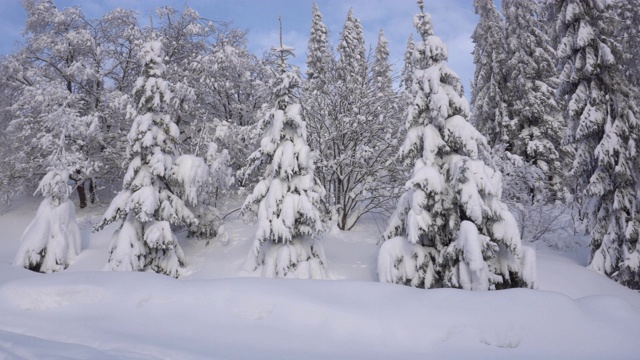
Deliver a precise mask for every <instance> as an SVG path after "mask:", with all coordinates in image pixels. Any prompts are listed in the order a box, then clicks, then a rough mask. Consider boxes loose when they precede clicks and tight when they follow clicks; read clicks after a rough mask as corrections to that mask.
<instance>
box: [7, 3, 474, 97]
mask: <svg viewBox="0 0 640 360" xmlns="http://www.w3.org/2000/svg"><path fill="white" fill-rule="evenodd" d="M54 3H55V4H56V5H57V6H58V8H65V7H69V6H75V5H79V6H80V7H81V8H82V10H83V12H84V13H85V15H86V16H87V17H89V18H97V17H100V16H101V15H102V14H104V13H106V12H108V11H109V10H112V9H114V8H116V7H122V8H128V9H135V10H138V11H139V13H140V14H141V18H142V19H143V20H142V22H143V23H147V22H148V21H147V20H146V19H147V18H148V17H149V13H150V12H151V11H152V10H153V9H154V8H156V7H158V6H164V5H168V6H172V7H174V8H177V9H182V8H183V7H184V6H185V5H188V6H190V7H191V8H193V9H195V10H196V11H198V12H199V13H200V14H201V15H202V16H203V17H205V18H208V19H211V20H220V21H232V22H233V25H234V26H235V27H237V28H240V29H243V30H248V31H249V35H248V39H249V48H250V50H251V51H253V52H254V53H256V54H262V52H263V51H266V50H268V49H270V48H271V47H272V46H274V45H277V43H278V15H281V16H282V21H283V30H284V31H283V32H284V34H283V37H284V42H285V44H287V45H290V46H293V47H294V48H296V54H297V58H296V60H295V61H294V62H295V63H297V64H298V65H300V66H302V65H303V64H304V60H305V51H306V46H307V39H308V36H309V29H310V26H311V12H312V4H313V0H233V1H230V0H189V1H186V0H103V1H87V0H84V1H82V0H54ZM317 3H318V7H319V8H320V12H322V14H323V16H324V22H325V24H326V25H327V27H328V28H329V31H330V39H331V42H332V44H334V45H335V44H337V42H338V40H339V38H340V32H341V31H342V25H343V24H344V20H345V18H346V16H347V12H348V11H349V8H353V12H354V15H355V16H356V17H358V18H359V19H360V20H361V22H362V25H363V28H364V31H365V38H366V41H367V47H371V48H373V47H375V44H376V41H377V36H378V32H379V30H380V29H381V28H382V29H383V30H384V32H385V36H386V37H387V39H388V40H389V47H390V50H391V62H392V63H394V66H395V67H396V68H397V69H400V68H402V61H403V60H402V59H403V56H404V51H405V48H406V43H407V39H408V37H409V35H410V34H412V33H414V28H413V16H414V15H415V14H416V12H417V11H418V6H417V5H416V2H415V0H317ZM0 4H1V7H2V12H1V13H0V31H1V34H2V35H3V36H1V37H0V54H7V53H9V52H11V50H12V49H13V46H14V44H15V43H16V42H17V41H20V40H21V38H22V30H23V28H24V22H25V19H26V12H25V11H24V9H23V8H22V4H21V0H0ZM425 7H426V11H427V12H429V13H431V15H432V18H433V22H434V26H435V32H436V35H438V36H440V37H441V38H442V39H443V40H444V42H445V43H446V44H447V46H448V48H449V65H450V66H451V68H452V69H453V70H455V71H456V72H457V73H458V74H459V75H460V77H461V78H462V80H463V83H464V85H465V91H466V92H467V96H469V93H468V91H469V88H470V81H471V79H472V77H473V58H472V56H471V51H472V50H473V44H472V42H471V39H470V36H471V33H472V32H473V29H474V28H475V25H476V22H477V20H478V17H477V15H475V13H474V11H473V1H472V0H426V6H425ZM414 36H415V35H414Z"/></svg>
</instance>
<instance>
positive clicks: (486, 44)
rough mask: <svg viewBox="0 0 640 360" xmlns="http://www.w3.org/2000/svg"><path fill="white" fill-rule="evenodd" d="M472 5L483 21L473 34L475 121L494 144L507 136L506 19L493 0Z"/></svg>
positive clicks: (490, 144) (476, 125)
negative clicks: (504, 21)
mask: <svg viewBox="0 0 640 360" xmlns="http://www.w3.org/2000/svg"><path fill="white" fill-rule="evenodd" d="M473 5H474V7H475V11H476V14H478V15H479V16H480V21H479V22H478V25H477V26H476V29H475V30H474V32H473V34H472V35H471V39H472V40H473V42H474V44H475V48H474V50H473V63H474V64H475V66H476V68H475V73H474V76H473V82H472V86H471V103H472V105H473V117H472V122H473V124H474V126H475V127H476V128H477V129H478V130H479V131H480V132H481V133H482V134H483V135H484V136H485V137H487V140H488V142H489V146H491V147H494V146H496V145H499V144H501V143H502V142H504V141H506V140H508V139H506V134H505V133H504V128H505V127H506V126H507V125H506V122H507V121H508V118H507V114H506V103H505V101H506V99H505V95H504V94H503V91H504V89H505V87H506V82H507V77H506V73H505V64H506V44H505V42H504V31H505V30H504V23H503V20H502V16H501V15H500V13H499V12H498V9H497V8H496V6H495V4H494V2H493V0H475V1H474V2H473Z"/></svg>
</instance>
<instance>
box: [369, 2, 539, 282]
mask: <svg viewBox="0 0 640 360" xmlns="http://www.w3.org/2000/svg"><path fill="white" fill-rule="evenodd" d="M419 5H420V8H421V12H420V13H419V14H417V15H416V16H415V18H414V25H415V27H416V29H417V31H418V33H419V34H420V36H421V39H422V41H421V42H420V43H418V44H416V46H415V51H414V54H413V56H412V59H413V67H414V69H415V70H414V75H413V84H412V86H411V92H412V97H413V99H414V100H413V103H412V104H411V105H410V106H409V108H408V110H407V123H406V126H407V128H408V133H407V137H406V139H405V142H404V144H403V145H402V147H401V149H400V158H401V159H402V160H403V161H404V162H405V164H407V165H412V166H413V173H412V176H411V178H410V179H409V181H408V182H407V185H406V191H405V193H404V194H403V195H402V197H401V198H400V200H399V202H398V207H397V209H396V211H395V213H394V214H393V215H392V217H391V219H390V222H389V226H388V228H387V231H386V232H385V238H386V240H385V241H384V243H383V244H382V245H381V248H380V252H379V255H378V276H379V279H380V281H383V282H392V283H400V284H406V285H411V286H415V287H424V288H432V287H455V288H463V289H472V290H487V289H502V288H510V287H533V286H534V280H535V253H534V252H533V250H532V249H530V248H527V247H525V246H523V245H522V243H521V240H520V233H519V231H518V227H517V225H516V223H515V220H514V218H513V216H512V215H511V213H510V212H509V210H508V209H507V207H506V205H504V204H503V203H502V202H501V201H500V189H501V186H502V184H501V178H500V176H499V173H496V172H494V171H493V170H492V169H491V168H490V167H488V166H487V165H485V164H484V162H483V161H482V160H481V159H480V155H481V152H483V151H486V147H487V145H486V140H485V138H484V137H483V136H482V135H481V134H480V133H479V132H478V131H477V130H476V129H475V128H474V127H473V126H472V125H471V124H470V123H469V122H468V121H467V119H468V117H469V106H468V103H467V100H466V98H465V97H464V93H463V87H462V84H461V82H460V79H459V78H458V76H457V75H456V74H455V73H454V72H453V71H452V70H451V69H449V67H448V66H447V63H446V61H447V58H448V55H447V48H446V46H445V44H444V43H443V42H442V40H441V39H440V38H439V37H437V36H435V35H434V33H433V27H432V22H431V16H430V15H429V14H427V13H424V11H422V10H423V4H422V0H420V1H419Z"/></svg>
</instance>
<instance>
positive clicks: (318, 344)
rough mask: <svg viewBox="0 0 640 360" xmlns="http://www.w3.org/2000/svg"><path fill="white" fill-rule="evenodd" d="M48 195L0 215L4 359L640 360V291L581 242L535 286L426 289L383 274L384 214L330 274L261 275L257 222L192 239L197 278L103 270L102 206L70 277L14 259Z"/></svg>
mask: <svg viewBox="0 0 640 360" xmlns="http://www.w3.org/2000/svg"><path fill="white" fill-rule="evenodd" d="M39 201H40V198H34V199H32V198H27V199H23V200H21V201H19V202H18V203H17V204H16V205H14V206H12V207H11V208H10V209H9V210H8V211H7V212H5V213H3V214H2V215H0V359H43V358H47V359H230V358H232V359H235V358H241V359H340V358H349V359H353V358H355V359H371V358H374V359H404V358H436V359H447V358H451V359H461V358H465V359H470V358H473V359H481V358H492V359H493V358H509V359H516V358H517V359H522V358H534V359H560V358H563V359H566V358H581V359H637V358H638V356H640V355H639V354H640V341H639V340H638V336H639V335H640V293H638V292H635V291H632V290H629V289H627V288H625V287H622V286H620V285H618V284H616V283H615V282H613V281H611V280H609V279H607V278H605V277H603V276H600V275H598V274H596V273H594V272H592V271H590V270H588V269H586V268H585V267H584V265H585V263H586V260H587V259H586V257H587V249H586V248H585V244H584V241H582V242H579V243H576V244H575V245H573V246H569V250H563V251H559V250H554V249H550V248H548V247H546V246H544V245H543V244H534V245H536V247H537V267H538V283H537V285H538V290H526V289H515V290H505V291H494V292H469V291H462V290H453V289H438V290H421V289H413V288H409V287H405V286H398V285H390V284H381V283H378V282H376V281H375V280H376V278H377V277H376V268H375V266H376V259H377V249H378V247H377V245H376V243H377V241H378V236H379V233H380V230H381V229H380V227H382V226H384V223H381V220H383V219H378V221H375V219H373V218H368V219H365V221H364V222H362V223H360V224H359V225H358V226H357V227H356V229H355V230H354V231H351V232H337V231H336V232H331V233H328V234H325V236H324V246H325V252H326V256H327V261H328V270H329V272H330V276H331V278H332V279H333V280H327V281H319V280H314V281H311V280H308V281H303V280H280V279H263V278H255V277H252V276H251V274H249V273H248V272H247V271H246V270H245V269H244V262H245V259H246V256H247V254H248V252H249V249H250V246H251V244H252V242H253V233H254V231H255V227H254V226H252V225H246V224H244V223H243V222H242V221H240V220H239V219H237V218H236V217H235V214H234V215H231V216H229V217H228V218H227V224H226V228H227V231H228V233H229V242H228V243H227V244H226V245H225V244H220V243H211V244H209V245H208V246H206V245H205V244H204V243H203V242H197V241H193V240H189V239H184V235H185V234H184V233H182V234H179V235H180V236H179V237H180V238H181V244H182V246H183V249H184V251H185V254H186V256H187V261H188V265H189V269H188V270H189V271H188V272H189V274H188V275H187V276H185V277H183V278H181V279H179V280H175V279H172V278H168V277H166V276H161V275H156V274H153V273H117V272H105V271H102V268H103V266H104V264H105V262H106V260H107V256H108V254H107V251H108V247H109V243H110V238H111V234H112V233H113V230H114V229H115V227H116V226H117V225H115V224H114V225H111V226H110V227H107V228H106V229H105V230H103V231H102V232H100V233H97V234H92V233H91V232H90V227H91V224H92V223H95V222H96V221H97V220H98V219H99V218H100V216H101V215H102V212H103V211H104V210H105V207H100V206H91V205H90V206H89V207H88V208H85V209H82V210H77V216H78V222H79V224H80V228H81V235H82V252H81V253H80V255H79V256H78V257H77V258H76V259H75V260H74V262H73V263H72V265H71V266H70V267H69V268H68V269H67V270H65V271H63V272H61V273H56V274H52V275H43V274H38V273H33V272H30V271H28V270H25V269H22V268H19V267H15V266H12V265H11V263H12V261H13V258H14V256H15V254H16V251H17V249H18V246H19V239H20V236H21V234H22V231H23V230H24V229H25V228H26V226H27V225H28V223H29V222H30V221H31V219H32V218H33V216H34V215H35V212H36V209H37V206H38V203H39Z"/></svg>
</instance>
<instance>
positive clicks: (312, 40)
mask: <svg viewBox="0 0 640 360" xmlns="http://www.w3.org/2000/svg"><path fill="white" fill-rule="evenodd" d="M331 63H332V54H331V46H330V45H329V29H327V26H326V25H325V24H324V23H323V22H322V13H321V12H320V9H319V8H318V4H316V3H315V2H314V3H313V19H312V22H311V35H310V37H309V44H308V48H307V81H306V82H305V88H306V89H307V91H309V92H313V91H314V90H316V89H317V88H321V87H323V86H324V85H325V84H326V82H327V76H328V74H329V72H330V71H331V69H330V67H331V66H332V64H331Z"/></svg>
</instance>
